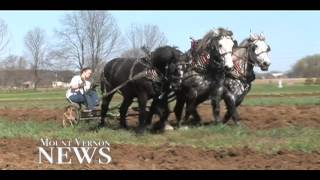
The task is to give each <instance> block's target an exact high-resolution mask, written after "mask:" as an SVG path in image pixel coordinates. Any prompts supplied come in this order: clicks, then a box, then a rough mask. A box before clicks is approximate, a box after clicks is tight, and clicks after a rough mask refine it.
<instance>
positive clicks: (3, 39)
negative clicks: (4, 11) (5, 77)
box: [0, 19, 10, 54]
mask: <svg viewBox="0 0 320 180" xmlns="http://www.w3.org/2000/svg"><path fill="white" fill-rule="evenodd" d="M9 39H10V38H9V34H8V25H7V24H6V23H5V22H4V20H2V19H0V53H1V54H2V53H3V51H4V50H5V49H6V48H7V46H8V43H9Z"/></svg>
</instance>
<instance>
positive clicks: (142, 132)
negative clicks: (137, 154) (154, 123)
mask: <svg viewBox="0 0 320 180" xmlns="http://www.w3.org/2000/svg"><path fill="white" fill-rule="evenodd" d="M144 132H145V129H144V128H137V129H136V134H137V135H144Z"/></svg>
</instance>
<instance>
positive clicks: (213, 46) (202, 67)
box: [174, 28, 236, 125]
mask: <svg viewBox="0 0 320 180" xmlns="http://www.w3.org/2000/svg"><path fill="white" fill-rule="evenodd" d="M232 35H233V33H232V32H231V31H229V30H226V29H223V28H219V29H216V30H212V31H210V32H208V33H207V34H206V35H205V36H204V38H202V39H200V40H198V41H196V42H194V43H193V44H192V47H191V49H190V50H189V51H188V52H187V56H188V57H189V58H188V61H189V62H188V63H187V64H191V65H190V66H188V67H186V69H185V71H183V72H184V73H183V80H182V84H181V89H180V90H178V91H176V97H177V101H176V106H175V109H174V112H175V115H176V118H177V121H178V125H180V123H181V115H182V110H183V107H184V104H186V115H185V120H187V119H188V118H189V115H190V114H192V115H193V117H194V120H195V121H196V122H200V120H201V118H200V116H199V114H198V113H197V111H196V108H197V106H198V104H200V103H201V102H203V101H205V100H206V99H208V98H209V97H211V104H212V106H213V110H216V109H217V108H218V107H219V102H220V98H221V95H222V93H223V84H224V79H225V73H226V72H228V71H230V70H231V69H232V67H233V61H232V56H231V55H232V49H233V46H234V44H236V42H235V41H234V40H233V38H232ZM214 119H215V121H217V122H219V121H220V117H219V111H217V110H216V111H214Z"/></svg>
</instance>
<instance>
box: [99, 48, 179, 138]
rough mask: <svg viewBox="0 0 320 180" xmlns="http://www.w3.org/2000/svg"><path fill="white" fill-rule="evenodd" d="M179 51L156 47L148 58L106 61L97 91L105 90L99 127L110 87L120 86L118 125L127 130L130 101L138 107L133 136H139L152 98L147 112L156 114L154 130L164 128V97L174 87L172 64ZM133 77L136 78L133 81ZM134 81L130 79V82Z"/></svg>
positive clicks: (175, 60)
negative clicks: (157, 120) (158, 119)
mask: <svg viewBox="0 0 320 180" xmlns="http://www.w3.org/2000/svg"><path fill="white" fill-rule="evenodd" d="M181 55H182V52H180V51H179V50H178V49H176V48H175V47H170V46H164V47H159V48H157V49H156V50H155V51H154V52H152V53H151V55H150V59H149V58H142V59H134V58H116V59H113V60H111V61H109V62H108V63H107V64H106V65H105V67H104V71H103V74H102V80H101V91H102V92H104V89H106V91H107V93H108V92H109V93H108V94H109V95H104V96H103V101H102V107H101V109H102V111H101V124H100V126H103V125H105V121H104V119H105V117H106V113H107V111H108V107H109V104H110V101H111V99H112V97H113V95H114V93H115V91H113V92H110V91H112V90H113V89H114V88H116V87H119V86H121V85H124V86H123V87H121V88H120V89H119V90H120V91H121V94H122V96H123V102H122V104H121V107H120V126H121V127H123V128H127V123H126V114H127V111H128V107H129V106H130V105H131V103H132V101H133V99H134V98H137V99H138V104H139V126H138V128H137V133H143V132H144V130H145V127H146V118H147V112H146V105H147V101H148V100H149V99H151V98H153V102H152V105H151V110H152V111H154V112H153V113H157V114H160V117H161V118H160V123H159V124H158V127H160V128H162V127H164V123H165V120H166V119H167V117H168V116H169V108H168V103H167V95H168V93H169V92H170V89H171V88H172V87H174V86H175V85H174V84H175V83H174V82H175V79H176V78H175V77H176V76H175V72H176V71H175V67H176V66H175V63H176V62H178V61H179V58H180V56H181ZM136 77H137V78H136ZM132 78H134V79H132Z"/></svg>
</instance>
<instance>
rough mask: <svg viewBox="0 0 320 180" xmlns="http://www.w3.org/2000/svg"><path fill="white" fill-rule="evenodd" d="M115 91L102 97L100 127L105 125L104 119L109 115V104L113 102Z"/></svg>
mask: <svg viewBox="0 0 320 180" xmlns="http://www.w3.org/2000/svg"><path fill="white" fill-rule="evenodd" d="M114 94H115V93H113V94H110V95H109V96H103V98H102V104H101V122H100V125H99V126H100V127H103V126H105V121H104V119H105V118H106V117H107V112H108V110H109V104H110V102H111V99H112V97H113V95H114ZM108 124H109V123H108Z"/></svg>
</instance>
